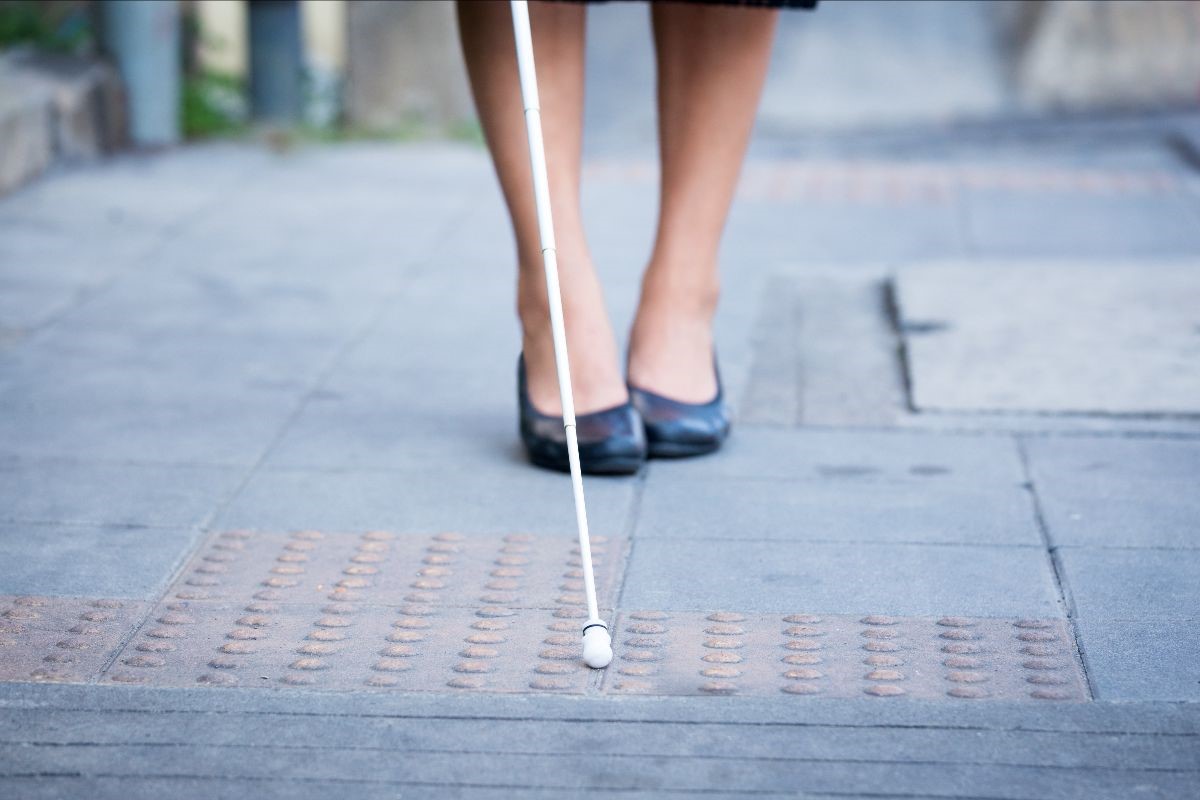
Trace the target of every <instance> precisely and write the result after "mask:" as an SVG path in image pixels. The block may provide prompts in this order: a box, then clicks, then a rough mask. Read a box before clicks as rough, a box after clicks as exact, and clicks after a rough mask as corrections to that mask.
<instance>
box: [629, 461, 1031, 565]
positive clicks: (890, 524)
mask: <svg viewBox="0 0 1200 800" xmlns="http://www.w3.org/2000/svg"><path fill="white" fill-rule="evenodd" d="M662 475H663V473H661V472H658V471H652V472H651V473H650V475H649V478H648V479H647V481H646V488H645V491H644V492H643V495H642V500H641V506H640V509H639V513H638V522H637V526H636V528H635V529H634V536H636V537H637V538H638V539H659V538H664V539H681V538H685V539H724V540H737V539H753V540H771V541H812V542H821V541H823V542H894V543H901V542H922V543H932V544H997V545H1025V546H1031V547H1038V546H1041V543H1042V540H1041V533H1040V532H1039V530H1038V527H1037V522H1036V520H1035V518H1034V513H1033V503H1032V498H1031V497H1030V494H1029V492H1028V490H1026V489H1025V488H1023V487H1020V486H1016V485H1009V484H1005V485H1000V486H986V485H984V486H973V485H965V484H962V483H937V482H932V483H931V482H923V481H920V480H916V479H914V480H909V481H903V482H901V481H856V482H847V481H842V480H838V479H824V480H821V479H814V480H749V479H728V478H727V479H708V478H696V479H695V480H691V481H687V482H684V481H677V480H671V479H664V478H662Z"/></svg>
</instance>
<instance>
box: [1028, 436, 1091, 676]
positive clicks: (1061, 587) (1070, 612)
mask: <svg viewBox="0 0 1200 800" xmlns="http://www.w3.org/2000/svg"><path fill="white" fill-rule="evenodd" d="M1014 440H1015V444H1016V448H1017V456H1018V458H1019V459H1020V461H1021V470H1022V472H1023V473H1024V476H1025V480H1026V484H1025V485H1026V488H1027V490H1028V492H1029V499H1030V502H1031V503H1032V504H1033V517H1034V522H1035V524H1036V525H1037V530H1038V535H1039V536H1040V537H1041V539H1042V543H1043V546H1044V547H1045V551H1046V558H1047V559H1048V560H1049V566H1050V570H1051V574H1052V575H1053V576H1054V588H1055V590H1056V591H1057V594H1058V602H1059V605H1060V607H1061V608H1062V609H1063V612H1064V613H1065V614H1066V615H1067V633H1068V635H1069V636H1070V637H1071V641H1072V643H1073V645H1074V653H1073V655H1074V657H1075V658H1076V659H1077V661H1078V666H1079V669H1080V671H1081V672H1082V674H1083V681H1084V688H1085V689H1086V691H1087V696H1088V699H1089V700H1095V699H1096V686H1095V683H1094V681H1093V679H1092V677H1091V675H1090V674H1089V671H1088V663H1087V656H1086V653H1085V651H1084V646H1083V641H1082V640H1081V638H1080V635H1079V626H1078V625H1077V624H1076V623H1075V620H1076V618H1077V616H1078V614H1077V609H1076V607H1075V598H1074V596H1073V595H1072V594H1071V589H1070V584H1069V583H1068V582H1067V579H1066V570H1065V568H1064V567H1063V565H1062V563H1061V562H1060V560H1059V557H1058V553H1057V551H1056V549H1055V546H1054V541H1053V539H1052V537H1051V534H1050V526H1049V524H1048V523H1047V521H1046V516H1045V513H1044V510H1043V508H1042V501H1041V495H1040V494H1039V493H1038V490H1037V482H1036V480H1035V479H1034V475H1033V468H1032V465H1031V463H1030V459H1029V450H1028V448H1027V447H1026V446H1025V440H1024V439H1022V438H1021V437H1020V436H1017V437H1014Z"/></svg>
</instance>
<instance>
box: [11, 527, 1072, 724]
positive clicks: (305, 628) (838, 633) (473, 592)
mask: <svg viewBox="0 0 1200 800" xmlns="http://www.w3.org/2000/svg"><path fill="white" fill-rule="evenodd" d="M625 554H626V543H625V542H624V541H623V540H612V541H608V540H604V539H597V540H596V542H595V552H594V560H595V564H596V580H597V588H598V593H599V598H600V603H601V607H602V609H604V610H603V612H602V613H603V614H604V615H605V617H606V619H608V620H609V621H610V624H611V626H612V630H613V634H614V636H613V640H614V641H613V644H614V649H615V653H616V655H615V658H614V660H613V663H612V665H611V666H610V667H609V668H608V669H607V670H605V671H593V670H590V669H588V668H587V667H586V666H584V664H583V663H582V661H581V659H580V647H579V635H580V629H581V621H582V620H583V619H585V618H586V616H587V614H586V610H585V608H584V597H583V585H582V575H581V573H580V562H579V551H578V547H577V545H576V544H575V542H574V540H573V539H571V538H567V537H534V536H531V535H526V534H512V535H509V536H504V537H475V536H472V537H467V536H462V535H459V534H455V533H441V534H435V535H431V536H430V535H404V534H393V533H389V532H384V531H371V532H368V533H364V534H353V533H323V532H318V531H297V532H293V533H271V532H250V531H226V532H221V533H216V534H213V535H210V536H209V537H207V538H206V539H205V541H204V542H203V543H202V544H201V546H200V547H199V548H198V549H197V551H196V553H195V554H194V556H193V557H192V559H191V560H190V561H189V562H188V564H187V565H186V566H185V567H184V569H183V570H182V571H181V572H180V574H179V577H178V578H177V579H176V580H175V582H174V583H173V584H172V586H171V587H170V589H168V590H167V592H166V593H165V594H164V596H163V598H162V599H161V600H160V601H159V602H158V603H157V604H155V605H154V606H153V607H152V608H149V609H148V608H147V606H146V605H145V604H139V603H133V602H130V601H117V600H108V599H96V598H63V597H50V598H41V597H0V654H2V656H3V658H2V660H0V680H26V681H27V680H57V681H82V682H86V681H92V680H100V681H103V682H110V683H135V684H145V685H153V686H196V685H208V686H241V687H249V686H260V687H271V686H305V687H312V688H314V689H333V690H350V689H354V690H377V691H433V692H459V691H483V692H518V693H521V692H529V693H537V692H555V693H573V694H582V693H604V694H610V695H614V696H619V695H632V694H648V695H706V694H707V695H726V694H733V695H759V696H763V695H769V696H777V697H781V698H783V697H789V696H793V697H800V696H808V695H815V696H825V697H875V698H889V697H911V698H918V699H925V700H945V701H955V702H965V701H971V700H984V699H989V698H990V699H1003V700H1031V701H1032V700H1060V701H1082V700H1087V699H1088V694H1087V691H1086V688H1085V687H1086V684H1085V681H1084V679H1083V674H1082V671H1081V670H1080V667H1079V662H1078V655H1077V653H1076V650H1075V647H1074V642H1073V640H1072V637H1071V635H1070V633H1069V631H1068V629H1067V626H1066V623H1065V621H1063V620H1034V619H1028V620H1013V619H994V618H985V619H975V618H963V617H943V618H917V617H885V616H867V617H861V616H845V615H821V616H817V615H812V614H804V613H795V614H786V615H768V614H744V613H740V612H737V611H720V612H712V613H705V612H677V611H671V612H664V611H654V610H641V611H636V610H635V611H623V610H619V609H618V610H616V611H614V610H613V606H614V601H615V594H616V586H617V584H618V579H619V577H620V575H621V570H622V567H623V562H624V559H625ZM139 620H140V625H139V624H138V621H139ZM135 627H136V628H137V630H136V631H134V630H133V629H134V628H135ZM131 634H132V635H131ZM123 643H124V645H123V646H122V644H123ZM118 650H119V652H118ZM881 701H882V700H881Z"/></svg>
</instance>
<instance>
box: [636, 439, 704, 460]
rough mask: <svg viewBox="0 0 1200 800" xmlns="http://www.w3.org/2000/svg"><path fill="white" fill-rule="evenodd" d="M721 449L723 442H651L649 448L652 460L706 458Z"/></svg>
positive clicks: (649, 455)
mask: <svg viewBox="0 0 1200 800" xmlns="http://www.w3.org/2000/svg"><path fill="white" fill-rule="evenodd" d="M720 449H721V442H705V443H703V444H695V443H685V442H651V443H650V444H649V446H648V447H647V456H648V457H650V458H691V457H692V456H704V455H708V454H709V453H712V452H715V451H717V450H720Z"/></svg>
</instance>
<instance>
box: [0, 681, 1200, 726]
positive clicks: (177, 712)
mask: <svg viewBox="0 0 1200 800" xmlns="http://www.w3.org/2000/svg"><path fill="white" fill-rule="evenodd" d="M0 685H3V684H0ZM9 685H11V684H9ZM43 685H44V684H43ZM105 688H109V687H105ZM163 691H171V690H170V689H163ZM176 691H178V690H177V689H176ZM203 691H205V692H224V693H230V692H239V691H241V692H254V693H259V692H260V691H261V690H258V689H236V688H235V689H207V688H206V689H204V690H203ZM272 691H273V692H275V693H276V694H277V695H279V696H283V697H288V698H294V699H297V700H300V699H306V698H309V697H311V696H313V695H314V694H318V693H316V692H313V691H312V690H304V689H298V688H292V689H276V690H272ZM319 694H320V696H323V697H328V696H331V695H333V694H334V693H328V692H321V693H319ZM423 694H425V695H426V696H428V697H430V698H434V699H437V698H440V699H445V700H450V699H459V698H461V697H462V695H461V694H445V693H442V694H436V693H423ZM560 697H569V696H567V695H560ZM589 699H595V698H589ZM603 699H604V700H606V701H608V702H613V698H603ZM637 699H641V700H663V699H667V700H681V699H684V698H680V697H671V698H663V697H657V698H652V697H646V696H642V697H628V698H621V699H620V700H618V701H616V702H619V703H622V704H624V703H627V702H630V701H631V700H637ZM709 699H710V700H711V699H714V698H709ZM837 702H845V701H837ZM909 702H910V703H912V701H909ZM1101 704H1102V701H1096V703H1095V705H1101ZM1171 705H1176V706H1190V705H1194V704H1189V703H1172V704H1171ZM3 707H5V708H10V709H11V708H23V709H27V710H45V709H51V708H53V710H60V711H69V712H70V713H72V714H96V715H106V714H129V715H136V714H143V715H150V716H157V715H168V716H184V715H191V716H214V717H222V716H223V717H242V716H253V717H283V718H292V717H295V718H302V719H307V718H316V719H319V718H333V719H374V720H430V721H433V720H445V721H451V722H497V723H508V722H512V723H521V722H529V723H538V724H540V723H544V722H562V723H568V724H580V725H587V724H592V723H604V724H606V725H630V726H640V725H660V726H675V725H679V726H697V727H707V726H713V727H738V728H821V729H825V728H828V729H831V730H898V731H963V732H972V733H1039V734H1040V733H1044V734H1055V735H1062V736H1103V737H1113V736H1117V737H1147V738H1168V739H1200V731H1197V732H1173V731H1130V730H1112V729H1095V730H1083V729H1062V728H1040V727H1036V726H1034V725H1029V724H1018V725H1006V724H1002V725H978V724H975V725H972V724H957V725H950V724H936V725H935V724H915V723H906V724H900V723H874V724H864V723H837V722H810V721H807V720H805V719H803V718H798V719H794V720H754V721H750V720H737V719H655V718H648V717H646V718H633V719H626V718H618V717H612V716H603V715H594V716H578V715H576V716H554V715H550V714H541V715H538V716H520V715H515V714H514V715H507V716H505V715H498V714H494V713H462V714H449V713H437V714H420V713H413V712H408V711H406V712H404V713H386V712H376V711H362V712H357V711H356V712H340V713H339V712H325V711H294V710H289V711H281V710H269V711H263V710H257V709H244V708H238V709H232V710H226V709H211V708H209V709H177V708H162V707H156V708H118V707H106V708H82V707H81V708H65V709H64V708H57V707H50V706H36V707H29V706H12V705H8V706H3Z"/></svg>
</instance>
